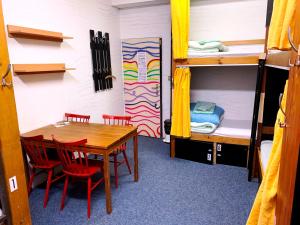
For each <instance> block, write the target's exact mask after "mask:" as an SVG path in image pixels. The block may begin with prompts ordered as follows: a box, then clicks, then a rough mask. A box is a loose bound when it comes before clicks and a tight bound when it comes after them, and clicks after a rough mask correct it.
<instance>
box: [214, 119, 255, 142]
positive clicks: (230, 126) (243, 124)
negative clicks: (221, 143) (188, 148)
mask: <svg viewBox="0 0 300 225" xmlns="http://www.w3.org/2000/svg"><path fill="white" fill-rule="evenodd" d="M251 125H252V123H251V121H250V120H230V119H223V120H222V122H221V124H220V126H219V127H218V128H217V129H216V130H215V131H214V132H213V133H211V134H210V135H216V136H224V137H236V138H245V139H250V137H251Z"/></svg>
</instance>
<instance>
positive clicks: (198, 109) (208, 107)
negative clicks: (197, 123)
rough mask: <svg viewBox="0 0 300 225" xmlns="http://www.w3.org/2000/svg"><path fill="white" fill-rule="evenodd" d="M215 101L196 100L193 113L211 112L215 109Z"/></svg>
mask: <svg viewBox="0 0 300 225" xmlns="http://www.w3.org/2000/svg"><path fill="white" fill-rule="evenodd" d="M215 107H216V103H213V102H201V101H199V102H197V103H196V105H195V107H194V110H193V113H205V114H212V113H213V112H214V111H215Z"/></svg>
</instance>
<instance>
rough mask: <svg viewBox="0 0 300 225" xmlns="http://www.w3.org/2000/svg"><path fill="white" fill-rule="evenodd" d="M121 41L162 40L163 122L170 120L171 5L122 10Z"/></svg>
mask: <svg viewBox="0 0 300 225" xmlns="http://www.w3.org/2000/svg"><path fill="white" fill-rule="evenodd" d="M120 28H121V39H126V38H144V37H161V38H162V99H163V102H162V106H163V107H162V110H163V120H165V119H167V118H170V81H169V80H168V77H169V76H170V75H171V67H170V66H171V18H170V5H159V6H149V7H138V8H132V9H121V10H120Z"/></svg>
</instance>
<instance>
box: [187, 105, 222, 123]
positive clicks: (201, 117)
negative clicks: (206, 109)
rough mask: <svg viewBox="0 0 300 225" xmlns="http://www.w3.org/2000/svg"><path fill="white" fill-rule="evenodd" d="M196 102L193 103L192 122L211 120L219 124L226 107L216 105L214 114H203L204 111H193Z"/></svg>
mask: <svg viewBox="0 0 300 225" xmlns="http://www.w3.org/2000/svg"><path fill="white" fill-rule="evenodd" d="M195 106H196V103H191V104H190V107H191V109H190V110H191V122H197V123H204V122H209V123H213V124H216V125H219V124H220V122H221V119H222V116H223V115H224V109H222V108H221V107H219V106H216V107H215V110H214V112H213V113H212V114H202V113H193V110H194V107H195Z"/></svg>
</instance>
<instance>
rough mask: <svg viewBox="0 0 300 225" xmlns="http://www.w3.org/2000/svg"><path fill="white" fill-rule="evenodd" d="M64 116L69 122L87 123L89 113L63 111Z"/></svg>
mask: <svg viewBox="0 0 300 225" xmlns="http://www.w3.org/2000/svg"><path fill="white" fill-rule="evenodd" d="M65 118H66V120H67V121H70V122H81V123H88V122H89V121H90V118H91V116H90V115H79V114H73V113H65Z"/></svg>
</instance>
